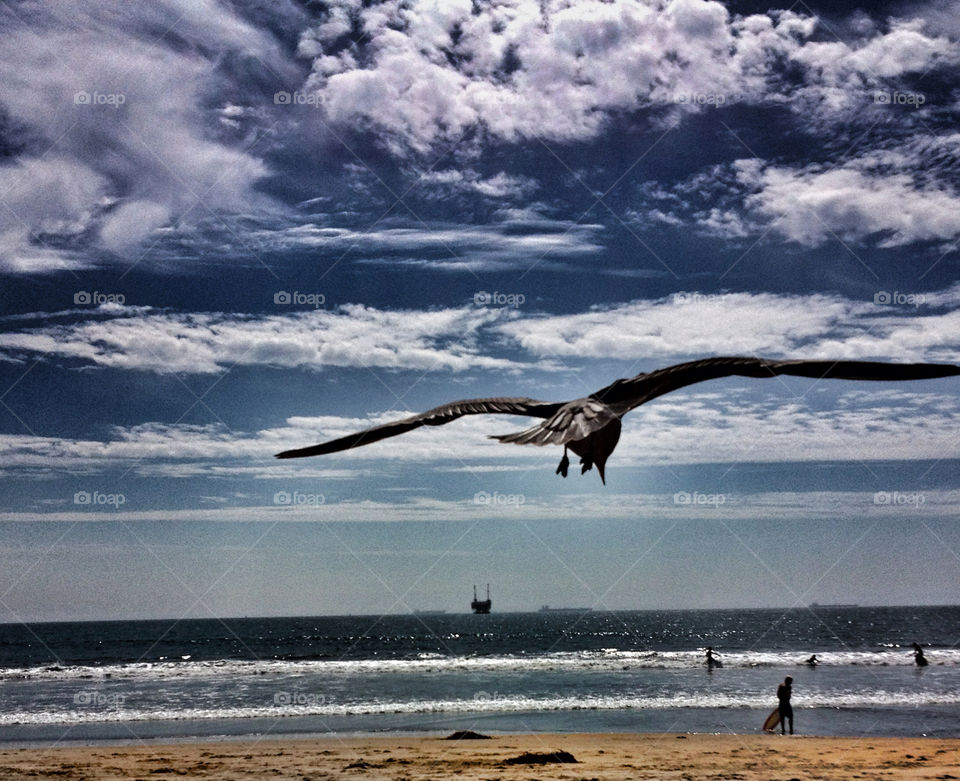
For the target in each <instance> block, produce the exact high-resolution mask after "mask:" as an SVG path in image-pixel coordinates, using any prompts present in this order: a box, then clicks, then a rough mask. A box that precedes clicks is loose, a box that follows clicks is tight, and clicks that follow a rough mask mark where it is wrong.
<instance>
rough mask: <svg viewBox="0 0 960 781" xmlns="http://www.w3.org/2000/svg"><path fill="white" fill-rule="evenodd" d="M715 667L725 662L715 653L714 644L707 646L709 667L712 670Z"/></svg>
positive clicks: (721, 665)
mask: <svg viewBox="0 0 960 781" xmlns="http://www.w3.org/2000/svg"><path fill="white" fill-rule="evenodd" d="M714 667H723V662H721V661H720V659H719V658H717V656H716V655H715V654H714V653H713V646H712V645H711V646H709V647H708V648H707V669H708V670H712V669H713V668H714Z"/></svg>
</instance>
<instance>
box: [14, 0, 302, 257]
mask: <svg viewBox="0 0 960 781" xmlns="http://www.w3.org/2000/svg"><path fill="white" fill-rule="evenodd" d="M3 14H4V17H5V18H4V27H5V33H4V35H2V36H0V103H2V104H3V107H4V109H5V111H6V112H7V114H8V116H9V117H10V119H11V122H10V123H9V124H10V128H15V129H16V132H17V134H18V136H19V137H16V138H15V139H13V140H14V142H15V143H18V144H19V143H21V142H22V143H24V148H23V149H22V151H21V152H20V153H19V156H18V158H17V160H16V162H15V163H14V164H13V165H9V166H3V167H0V199H2V201H3V202H4V205H5V206H7V207H9V208H4V209H0V269H6V270H8V271H29V272H44V271H51V270H56V269H58V268H62V267H64V266H71V265H72V266H77V265H85V263H83V262H82V261H79V260H78V259H77V258H76V257H75V255H74V254H73V253H72V252H70V251H67V250H64V249H59V248H57V247H56V246H54V245H51V243H50V240H49V239H47V240H46V243H44V241H38V240H37V234H43V233H46V234H53V235H54V236H56V237H68V238H69V237H76V236H78V235H80V234H84V236H85V238H86V239H88V240H89V241H92V242H93V243H94V244H95V245H96V244H99V245H100V246H101V247H103V248H105V249H108V250H110V251H114V252H117V253H129V252H131V251H132V248H133V247H134V246H135V245H136V244H138V243H139V242H141V241H142V240H144V239H145V238H147V237H148V236H150V235H151V233H152V232H153V231H154V230H155V229H156V228H158V227H160V226H163V225H167V224H171V223H173V222H176V221H177V220H185V223H186V224H190V223H191V222H193V221H194V220H195V219H196V218H200V217H205V216H207V214H208V212H207V210H208V209H211V210H215V211H216V210H228V211H243V210H246V209H247V208H249V207H251V206H254V205H257V204H260V205H262V204H263V203H265V201H264V199H263V198H261V197H258V196H257V195H256V194H255V193H254V191H253V189H252V185H253V184H254V183H255V182H256V180H257V179H259V178H261V177H263V176H264V175H265V174H266V173H267V168H266V166H265V165H264V164H263V163H262V162H261V161H260V160H259V159H257V158H256V157H254V156H253V155H252V154H250V153H248V152H245V151H242V150H241V149H239V148H234V147H232V146H230V145H228V144H226V143H222V142H220V141H218V140H217V139H216V138H215V134H213V133H211V125H212V124H213V123H214V122H215V119H214V112H213V109H214V107H213V106H210V105H209V104H210V101H211V100H212V97H213V96H214V95H216V94H217V93H218V92H220V91H223V90H224V89H225V87H226V85H227V83H228V81H229V77H228V75H227V72H226V71H227V69H226V68H225V67H223V65H222V63H223V62H224V57H225V56H226V55H228V54H230V55H239V56H242V57H246V58H253V57H256V58H258V59H259V60H260V61H261V62H263V63H266V64H267V65H268V67H270V68H272V69H273V70H274V72H275V73H278V74H280V75H284V76H285V75H289V74H290V73H291V72H292V65H291V64H290V63H288V62H286V61H285V59H284V56H283V55H282V54H281V52H280V49H279V47H278V46H277V44H276V42H275V41H273V40H272V38H271V37H270V36H269V34H266V33H263V32H261V31H260V30H258V29H257V28H256V27H254V26H253V25H250V24H248V23H246V22H245V21H243V20H242V19H241V18H240V17H239V16H237V15H235V14H234V13H231V11H230V10H229V9H227V8H225V7H224V6H222V5H220V4H215V3H214V2H213V1H212V0H198V1H197V2H188V1H187V0H162V1H161V2H155V3H149V4H146V5H142V4H129V3H125V2H122V1H121V0H116V1H114V0H97V1H96V2H81V3H73V4H71V5H70V6H69V7H67V6H58V5H56V4H53V5H50V4H19V5H17V6H16V8H13V7H11V6H8V7H6V9H5V10H4V12H3ZM199 41H202V42H203V43H202V45H200V44H198V43H197V42H199ZM243 89H244V85H242V84H231V85H230V92H231V93H232V94H237V92H238V91H242V90H243ZM88 262H89V261H88Z"/></svg>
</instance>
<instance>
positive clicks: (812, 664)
mask: <svg viewBox="0 0 960 781" xmlns="http://www.w3.org/2000/svg"><path fill="white" fill-rule="evenodd" d="M805 664H806V665H807V667H816V666H817V665H818V664H820V660H819V659H817V655H816V654H814V655H813V656H811V657H810V658H809V659H807V661H806V662H805Z"/></svg>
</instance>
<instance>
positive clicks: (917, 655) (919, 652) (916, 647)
mask: <svg viewBox="0 0 960 781" xmlns="http://www.w3.org/2000/svg"><path fill="white" fill-rule="evenodd" d="M913 660H914V661H915V662H916V663H917V667H926V666H927V665H928V664H929V662H928V661H927V657H926V656H924V655H923V649H922V648H921V647H920V643H914V644H913Z"/></svg>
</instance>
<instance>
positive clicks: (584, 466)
mask: <svg viewBox="0 0 960 781" xmlns="http://www.w3.org/2000/svg"><path fill="white" fill-rule="evenodd" d="M591 469H593V461H591V460H590V459H589V458H587V457H586V456H584V457H583V458H581V459H580V474H582V475H585V474H586V473H587V472H589V471H590V470H591Z"/></svg>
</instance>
